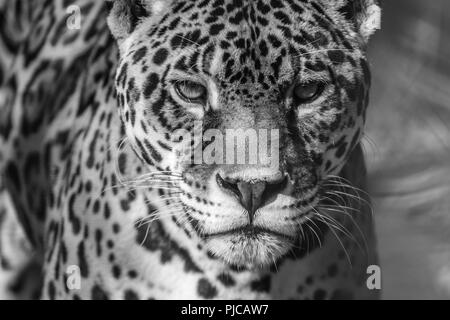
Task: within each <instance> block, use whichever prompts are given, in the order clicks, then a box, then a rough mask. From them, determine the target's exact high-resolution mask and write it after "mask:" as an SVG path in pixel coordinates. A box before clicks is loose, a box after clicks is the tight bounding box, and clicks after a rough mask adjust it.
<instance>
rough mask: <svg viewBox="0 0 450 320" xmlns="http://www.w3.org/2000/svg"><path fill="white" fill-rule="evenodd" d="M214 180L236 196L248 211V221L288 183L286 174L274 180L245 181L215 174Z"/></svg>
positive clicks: (251, 220)
mask: <svg viewBox="0 0 450 320" xmlns="http://www.w3.org/2000/svg"><path fill="white" fill-rule="evenodd" d="M216 180H217V183H218V185H219V186H220V187H221V188H222V189H224V190H225V191H228V192H232V193H233V194H235V195H236V196H237V197H238V199H239V202H240V203H241V204H242V206H243V207H244V208H245V209H246V210H247V212H248V215H249V219H250V223H252V222H253V218H254V216H255V212H256V210H258V209H259V208H261V207H263V206H264V205H266V204H268V203H270V202H271V201H273V200H275V198H276V196H277V195H278V194H279V193H281V192H282V191H283V190H284V189H285V188H286V187H287V184H288V177H287V176H285V177H282V178H281V179H277V180H275V181H255V182H246V181H242V180H235V179H228V178H222V177H221V176H220V175H219V174H217V175H216Z"/></svg>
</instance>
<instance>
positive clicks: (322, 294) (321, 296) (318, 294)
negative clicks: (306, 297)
mask: <svg viewBox="0 0 450 320" xmlns="http://www.w3.org/2000/svg"><path fill="white" fill-rule="evenodd" d="M326 297H327V292H326V291H325V290H323V289H317V290H316V291H314V294H313V299H314V300H325V298H326Z"/></svg>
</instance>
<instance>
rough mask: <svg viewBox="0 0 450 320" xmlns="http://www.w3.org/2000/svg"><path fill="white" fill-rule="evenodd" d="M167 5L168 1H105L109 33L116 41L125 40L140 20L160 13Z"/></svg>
mask: <svg viewBox="0 0 450 320" xmlns="http://www.w3.org/2000/svg"><path fill="white" fill-rule="evenodd" d="M169 3H170V1H168V0H106V6H107V8H108V10H109V15H108V25H109V28H110V29H111V33H112V34H113V36H114V37H115V38H116V39H117V40H118V41H121V40H123V39H125V38H126V37H127V36H128V35H129V34H130V33H132V32H133V31H134V29H135V28H136V26H137V25H138V24H139V23H140V22H141V21H142V19H144V18H148V17H150V16H151V15H157V14H159V13H161V11H162V10H163V9H164V7H166V6H167V5H168V4H169Z"/></svg>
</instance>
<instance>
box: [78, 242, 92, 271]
mask: <svg viewBox="0 0 450 320" xmlns="http://www.w3.org/2000/svg"><path fill="white" fill-rule="evenodd" d="M77 255H78V266H79V267H80V273H81V276H82V277H84V278H87V277H88V276H89V267H88V264H87V261H86V252H85V249H84V242H83V241H80V243H79V244H78V250H77Z"/></svg>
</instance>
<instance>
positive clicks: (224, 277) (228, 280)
mask: <svg viewBox="0 0 450 320" xmlns="http://www.w3.org/2000/svg"><path fill="white" fill-rule="evenodd" d="M217 279H218V280H219V281H220V282H221V283H222V284H223V285H224V286H225V287H232V286H234V285H235V284H236V281H234V279H233V277H232V276H231V275H230V274H228V273H221V274H219V275H218V276H217Z"/></svg>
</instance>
